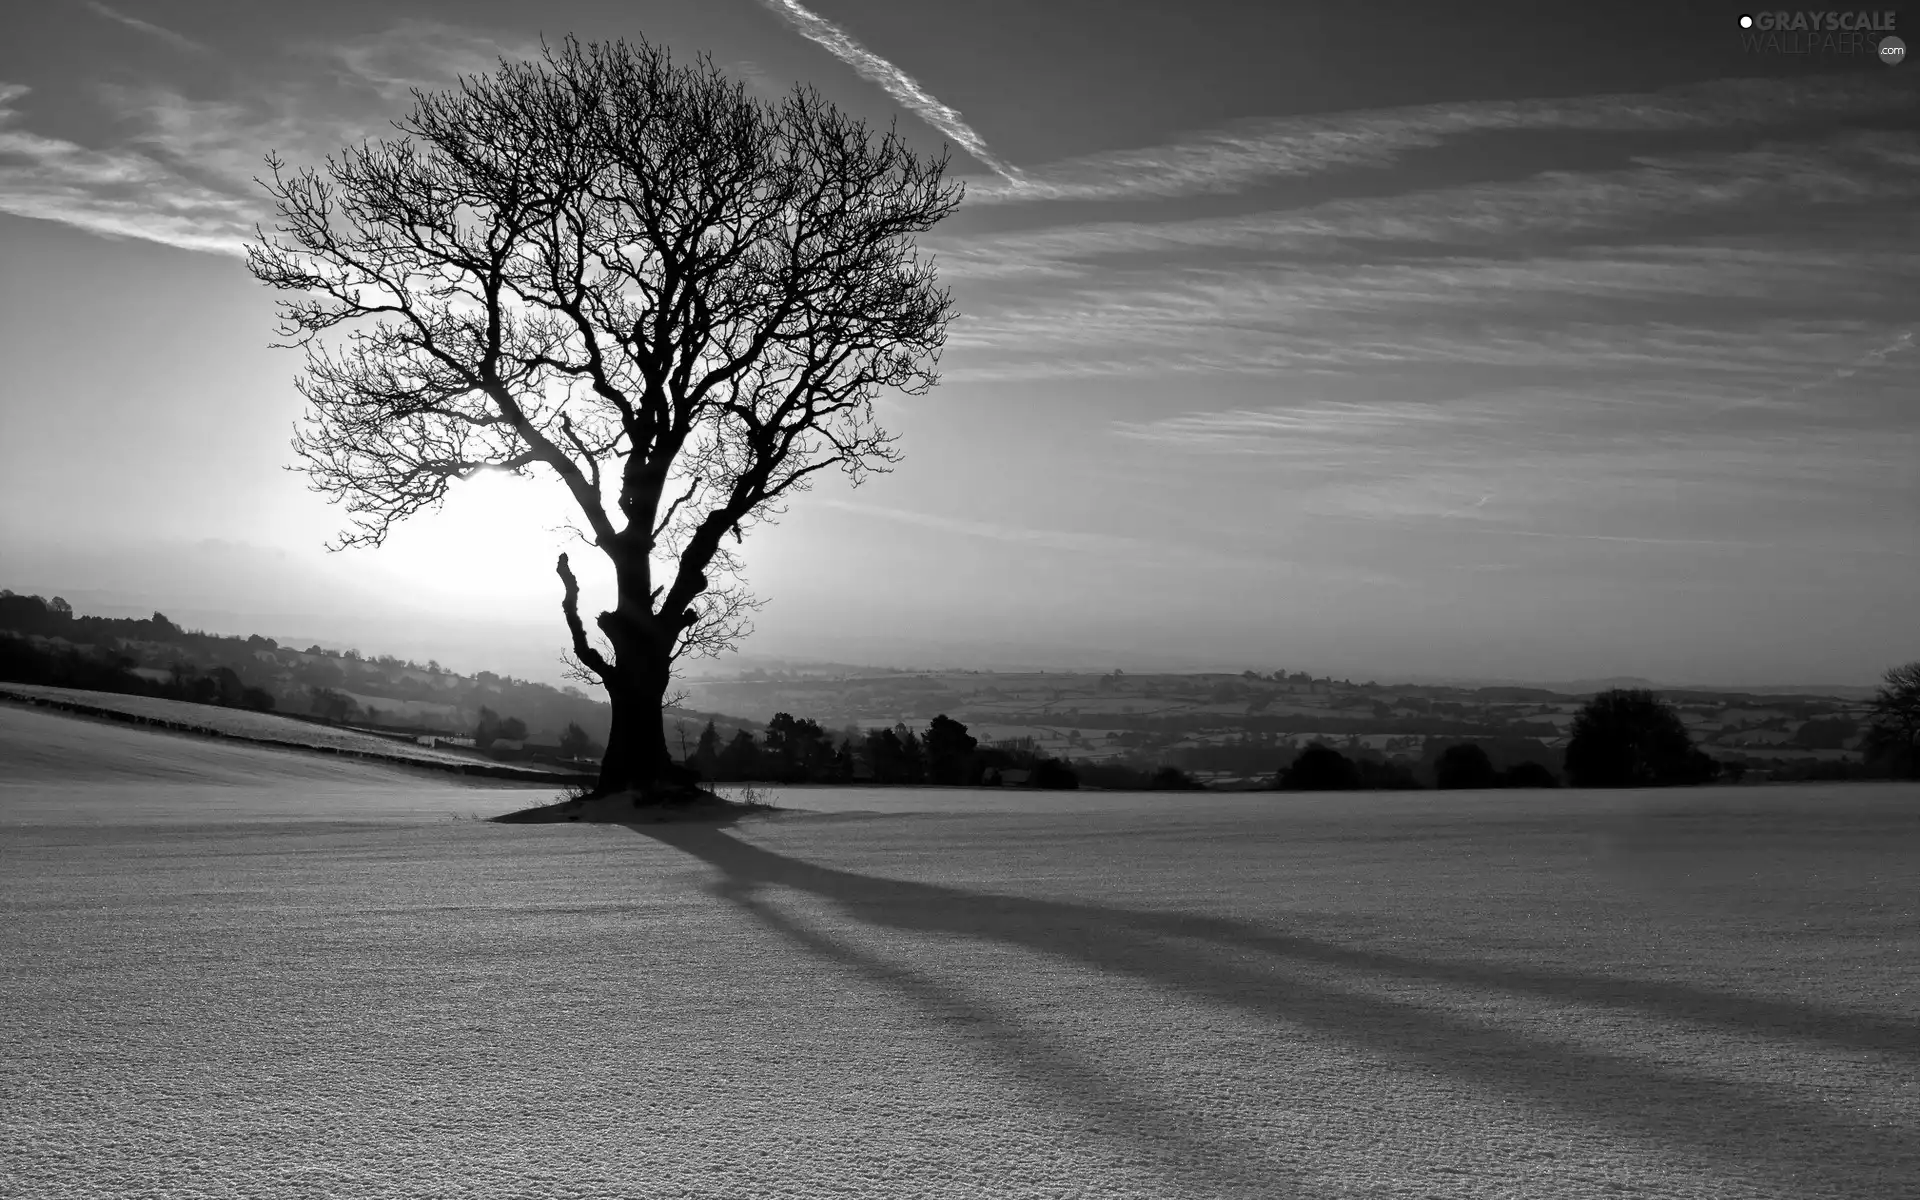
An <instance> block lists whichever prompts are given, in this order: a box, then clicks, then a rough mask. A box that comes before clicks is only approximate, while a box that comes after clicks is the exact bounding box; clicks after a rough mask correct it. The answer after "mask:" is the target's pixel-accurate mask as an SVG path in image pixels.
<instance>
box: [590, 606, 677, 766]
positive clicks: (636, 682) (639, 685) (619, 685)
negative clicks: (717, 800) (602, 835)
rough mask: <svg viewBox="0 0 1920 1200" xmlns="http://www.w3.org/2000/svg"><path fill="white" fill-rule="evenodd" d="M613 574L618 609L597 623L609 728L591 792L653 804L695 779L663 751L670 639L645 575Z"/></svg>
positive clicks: (668, 752) (670, 650) (664, 747)
mask: <svg viewBox="0 0 1920 1200" xmlns="http://www.w3.org/2000/svg"><path fill="white" fill-rule="evenodd" d="M618 574H619V577H620V600H619V605H618V606H617V607H616V608H615V609H614V610H613V611H612V612H605V613H601V614H600V618H599V622H598V623H599V625H600V628H601V630H602V632H604V633H605V634H606V635H607V640H608V641H609V642H611V643H612V644H613V652H614V653H613V663H612V667H613V678H611V679H608V680H606V681H605V682H606V685H607V697H608V699H609V700H610V701H611V702H612V706H613V726H612V729H611V730H610V731H609V732H608V735H607V753H606V757H605V758H603V759H602V760H601V762H600V779H599V782H598V783H597V784H596V785H595V787H594V792H595V793H596V794H598V795H607V794H610V793H613V792H625V791H631V792H635V793H638V794H640V795H641V796H642V797H643V798H645V799H647V800H650V801H655V802H658V801H661V800H665V799H667V798H669V797H670V796H671V795H674V794H680V793H685V792H686V791H687V789H688V788H690V787H691V786H692V785H693V784H694V783H696V782H698V779H699V776H698V774H697V773H695V772H693V771H692V770H690V769H689V768H687V767H684V766H682V765H680V764H678V763H676V762H674V761H673V755H672V752H671V751H670V750H669V749H668V748H667V731H666V726H665V721H664V713H665V709H666V703H665V702H666V694H667V685H668V684H669V683H670V682H671V681H672V678H673V670H672V668H673V662H672V657H671V655H672V646H673V639H672V635H671V634H669V633H667V632H666V631H665V628H664V626H663V623H662V622H661V621H660V620H659V619H658V618H657V617H655V616H654V614H653V613H652V611H651V605H650V604H649V603H648V599H649V598H648V595H647V591H646V582H647V580H646V576H645V575H644V574H639V573H637V572H629V571H626V570H619V571H618Z"/></svg>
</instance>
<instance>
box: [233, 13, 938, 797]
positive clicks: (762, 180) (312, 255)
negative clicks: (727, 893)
mask: <svg viewBox="0 0 1920 1200" xmlns="http://www.w3.org/2000/svg"><path fill="white" fill-rule="evenodd" d="M395 128H396V129H397V130H399V132H400V135H401V136H399V137H398V138H395V139H390V140H379V141H372V142H367V143H363V144H361V145H359V146H354V147H349V148H347V149H346V150H344V151H343V152H342V153H340V154H339V155H337V156H335V157H332V158H329V159H328V160H327V162H326V164H325V167H324V169H323V170H315V169H305V170H299V171H293V170H290V169H289V168H287V166H286V165H285V164H284V163H283V162H282V161H281V160H279V159H278V158H271V157H270V158H269V160H268V163H269V166H270V168H271V178H270V179H269V180H264V181H262V184H263V186H264V187H265V188H266V189H267V191H268V192H269V193H270V195H271V196H272V198H273V200H274V202H275V206H276V208H277V210H278V219H277V222H276V224H275V227H274V230H273V232H272V233H271V234H269V233H267V232H264V231H262V232H261V233H260V235H259V241H258V244H256V245H254V246H253V247H251V248H250V249H249V252H248V267H249V268H250V269H251V270H252V272H253V274H254V275H255V276H256V277H257V278H258V279H260V280H261V281H262V282H263V283H266V284H268V285H269V286H271V287H274V288H278V289H282V290H284V291H287V292H290V293H293V294H294V295H293V296H292V297H291V298H285V299H282V300H281V302H280V305H279V311H280V316H281V325H282V328H281V334H282V336H283V338H284V339H285V342H284V344H287V345H292V346H298V347H301V348H304V350H305V352H306V370H305V373H304V375H303V376H302V377H301V379H300V381H299V389H300V393H301V395H302V396H303V397H304V398H305V399H306V401H307V403H308V406H309V410H308V413H307V415H306V418H305V420H304V422H303V423H302V425H301V426H300V428H299V430H298V432H297V434H296V437H295V441H294V446H295V449H296V450H297V452H298V453H299V455H300V457H301V459H302V460H303V465H304V469H305V470H306V471H307V472H308V473H309V475H310V477H311V480H312V484H313V487H314V488H315V490H317V491H319V492H321V493H323V494H326V495H327V496H329V497H330V498H331V499H332V500H333V501H334V502H336V503H339V502H344V504H345V506H346V509H347V511H348V513H350V514H351V524H350V528H348V529H347V530H346V531H345V532H344V533H343V534H342V535H341V537H340V539H339V542H340V544H341V545H367V546H377V545H379V544H381V542H382V541H383V540H384V539H385V537H386V535H387V533H388V531H389V530H390V529H391V528H392V526H393V524H394V523H395V522H396V521H399V520H402V519H404V518H406V517H408V516H411V515H412V514H414V513H416V512H419V511H420V510H421V509H423V508H429V507H433V506H437V505H438V504H439V503H440V502H441V501H442V500H443V499H444V498H445V496H446V494H447V490H448V487H449V485H450V484H451V483H452V482H453V481H455V480H460V479H466V478H470V477H471V476H473V475H474V474H475V473H476V472H479V471H482V470H488V469H498V470H505V471H510V472H513V473H515V474H527V473H529V472H540V473H546V474H550V475H551V476H552V477H553V478H555V479H556V480H557V481H558V483H559V484H560V485H561V486H563V487H564V488H565V489H566V490H567V492H568V493H569V494H570V495H571V497H572V499H573V502H574V504H575V505H576V506H577V507H578V509H579V512H580V515H581V518H582V520H583V521H584V528H583V529H580V530H578V532H579V533H580V535H581V536H582V537H583V538H584V539H585V540H586V541H588V542H589V543H591V544H592V545H594V546H596V547H598V548H599V550H600V551H601V552H602V553H604V554H605V555H606V556H607V558H608V559H609V560H610V562H611V564H612V567H613V571H614V576H615V579H616V582H617V595H616V596H615V598H614V604H613V606H612V607H611V608H609V609H607V610H606V611H603V612H601V613H599V614H598V616H597V617H596V618H595V624H596V625H597V626H598V628H599V630H600V632H601V633H602V634H603V635H604V642H600V641H598V640H597V639H594V638H591V637H590V636H589V634H588V631H587V627H586V625H585V623H584V622H583V621H582V619H581V616H580V609H579V585H578V583H577V582H576V579H575V576H574V574H573V571H572V570H571V568H570V566H569V563H568V559H567V555H565V554H561V555H560V557H559V563H558V566H557V570H558V573H559V577H560V582H561V589H562V598H561V608H562V612H563V614H564V616H565V618H566V623H567V628H568V630H569V633H570V642H571V653H572V656H573V659H574V660H575V661H576V662H577V663H578V664H579V665H580V666H582V667H584V668H585V670H586V671H587V672H588V673H589V675H590V676H591V677H592V678H594V679H597V680H598V681H599V682H600V683H602V684H604V685H605V687H606V689H607V693H608V696H609V698H610V699H611V701H612V706H613V726H612V735H611V736H610V737H609V739H608V746H607V752H606V757H605V759H604V760H603V762H602V765H601V772H600V779H599V784H598V787H597V791H598V792H599V793H601V794H605V793H608V792H614V791H621V790H629V789H632V790H637V791H640V792H643V793H646V794H647V795H649V796H661V795H664V794H665V793H666V791H668V790H670V789H671V788H672V787H674V786H681V785H684V784H685V783H687V782H688V779H687V775H686V773H685V772H684V770H683V769H682V768H679V767H677V766H676V765H675V764H674V763H673V761H672V758H671V756H670V754H669V753H668V748H667V742H666V735H665V731H664V729H663V727H662V699H663V697H664V695H665V692H666V689H667V686H668V683H669V681H670V679H671V677H672V673H673V670H674V665H675V663H676V662H678V661H679V660H680V659H681V658H682V657H683V656H686V655H689V654H691V655H703V654H713V653H716V652H718V651H719V650H721V649H723V648H725V647H727V646H729V645H732V644H733V643H734V642H736V641H737V640H738V639H739V638H740V637H741V636H742V635H743V634H744V633H745V632H746V630H747V620H748V617H749V616H750V614H751V612H752V610H753V609H754V608H755V607H756V606H757V604H758V601H756V600H755V599H754V598H753V597H752V596H750V595H749V594H748V593H747V591H746V590H745V589H744V586H743V585H742V582H741V577H740V568H741V563H740V560H739V559H738V558H737V557H736V550H735V547H737V546H738V545H739V544H740V543H741V542H742V541H743V540H744V536H745V534H746V533H747V532H748V531H749V530H751V529H752V528H753V527H754V526H755V525H756V524H759V523H762V522H765V521H768V520H770V519H772V518H774V517H777V516H778V515H779V514H780V513H782V512H784V511H785V509H784V504H785V502H786V501H787V500H788V499H789V498H790V497H791V496H792V495H793V494H794V493H796V492H800V491H804V490H805V489H806V488H807V487H808V486H809V485H810V483H811V482H812V481H813V480H814V478H815V477H816V476H817V475H819V474H820V473H821V472H823V471H827V470H830V469H838V470H841V471H843V472H844V473H845V474H846V475H847V476H848V477H849V478H850V479H851V480H852V481H853V482H854V483H855V484H858V483H859V482H860V481H861V480H862V479H863V478H864V477H865V476H866V475H867V474H868V473H869V472H878V471H885V470H887V469H888V468H889V467H890V466H891V465H892V464H894V463H895V462H897V461H898V452H897V451H896V449H895V448H894V446H893V440H894V439H893V437H892V435H890V434H888V433H887V432H886V431H884V430H883V429H881V428H880V427H879V425H878V424H877V423H876V422H875V419H874V413H873V400H874V398H875V397H876V396H877V395H878V394H879V393H880V392H881V391H882V390H883V389H888V388H894V389H900V390H901V391H904V392H906V393H909V394H920V393H923V392H925V391H926V390H927V389H929V388H931V387H932V386H933V385H934V384H935V383H936V382H937V376H936V374H935V367H936V365H937V363H938V358H939V351H940V348H941V346H942V345H943V344H944V342H945V338H946V325H947V321H948V320H949V318H950V317H951V315H952V306H951V301H950V298H949V296H948V294H947V293H946V292H945V291H944V290H942V289H940V288H939V287H938V285H937V283H936V280H935V277H934V272H933V268H932V265H931V264H930V263H929V262H926V261H924V260H923V259H921V258H920V256H919V255H918V253H917V252H916V249H915V246H914V242H913V235H915V234H917V233H922V232H925V231H926V230H928V229H930V228H931V227H932V226H933V225H934V224H935V223H936V222H938V221H939V220H941V219H942V218H943V217H945V216H947V215H948V214H949V213H951V212H952V211H953V209H954V208H955V207H956V206H957V205H958V203H959V198H960V197H959V188H958V186H957V185H956V184H953V183H950V182H946V181H944V180H943V176H944V174H945V171H946V167H947V160H946V158H945V156H944V155H942V156H940V157H938V158H922V157H920V156H917V155H916V154H915V153H914V152H913V151H912V150H911V149H910V148H909V147H908V146H906V145H905V144H904V142H902V141H901V140H900V138H899V137H898V136H897V134H896V133H894V132H893V131H888V132H886V133H884V134H878V133H875V132H873V131H870V130H869V129H868V128H867V127H866V126H865V125H864V124H862V123H860V122H858V121H855V120H853V119H851V118H849V117H847V116H845V115H844V114H842V113H841V112H839V111H838V110H837V109H835V108H834V107H833V106H832V105H830V104H828V103H826V102H825V101H824V100H822V99H821V98H820V97H819V96H818V95H817V94H816V93H815V92H813V91H812V90H811V89H808V88H805V87H799V88H796V89H794V91H793V92H791V93H790V94H789V95H787V96H786V97H785V98H784V99H782V100H780V101H777V102H766V101H762V100H758V99H755V98H752V97H750V96H749V95H748V94H747V93H746V91H745V89H744V88H743V87H742V85H740V84H739V83H736V82H734V81H731V80H729V79H728V78H727V77H726V76H724V75H723V74H722V73H720V72H719V71H718V70H717V69H716V68H715V67H714V66H713V64H712V63H711V62H709V61H707V60H705V59H701V60H698V61H697V62H695V63H694V64H692V65H684V64H676V63H674V62H673V61H672V60H671V58H670V56H669V55H668V54H667V52H666V51H665V50H664V49H661V48H658V47H655V46H652V45H649V44H648V43H646V42H645V41H640V42H637V43H626V42H615V43H611V44H586V45H583V44H581V43H579V42H577V41H575V40H573V39H571V38H569V39H567V40H566V41H565V42H563V43H562V44H561V45H560V46H558V47H549V48H546V49H545V51H544V53H543V56H542V58H541V59H540V60H539V61H535V62H529V63H509V62H505V61H503V62H502V63H501V66H500V69H499V70H498V71H497V72H495V73H494V74H492V75H491V76H481V77H471V78H466V79H463V80H461V81H460V84H459V86H458V88H457V89H455V90H451V91H448V92H442V93H425V92H416V93H415V94H414V108H413V111H412V112H411V114H410V115H408V116H407V117H406V118H404V119H403V120H401V121H398V122H396V123H395ZM729 537H731V538H732V540H733V543H734V545H733V546H729V545H727V544H726V540H725V539H727V538H729Z"/></svg>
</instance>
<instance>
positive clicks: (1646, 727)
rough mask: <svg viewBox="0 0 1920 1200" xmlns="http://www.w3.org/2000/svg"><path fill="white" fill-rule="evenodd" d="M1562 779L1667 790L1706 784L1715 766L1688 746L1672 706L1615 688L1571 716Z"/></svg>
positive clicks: (1576, 784) (1644, 693) (1647, 694)
mask: <svg viewBox="0 0 1920 1200" xmlns="http://www.w3.org/2000/svg"><path fill="white" fill-rule="evenodd" d="M1570 733H1571V737H1570V738H1569V739H1568V742H1567V779H1568V782H1570V783H1571V784H1572V785H1573V786H1574V787H1606V788H1614V787H1670V786H1674V785H1683V784H1696V783H1707V782H1710V781H1711V780H1712V779H1713V778H1714V776H1715V775H1717V774H1718V773H1719V764H1718V763H1716V762H1714V761H1713V759H1711V758H1709V757H1707V755H1706V754H1705V753H1704V752H1703V751H1701V750H1700V749H1699V748H1697V747H1696V746H1695V745H1694V744H1693V736H1692V735H1691V734H1689V733H1688V732H1687V727H1686V724H1685V723H1684V722H1683V721H1681V719H1680V714H1679V713H1678V712H1677V711H1675V709H1674V708H1673V706H1672V705H1670V704H1668V703H1667V702H1666V701H1664V700H1662V699H1661V698H1660V697H1659V696H1657V695H1655V694H1654V693H1653V692H1651V691H1647V690H1645V689H1643V688H1615V689H1613V690H1611V691H1605V692H1601V693H1600V694H1599V695H1597V696H1595V697H1594V698H1593V699H1591V700H1589V701H1588V702H1587V704H1586V706H1585V707H1584V708H1582V709H1581V710H1580V711H1579V713H1578V714H1576V715H1575V716H1574V718H1573V726H1572V728H1571V730H1570Z"/></svg>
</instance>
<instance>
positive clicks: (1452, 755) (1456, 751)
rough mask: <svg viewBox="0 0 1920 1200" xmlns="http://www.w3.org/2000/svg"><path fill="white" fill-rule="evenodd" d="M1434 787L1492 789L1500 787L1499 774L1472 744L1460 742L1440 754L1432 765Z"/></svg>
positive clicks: (1483, 753)
mask: <svg viewBox="0 0 1920 1200" xmlns="http://www.w3.org/2000/svg"><path fill="white" fill-rule="evenodd" d="M1434 786H1436V787H1441V788H1494V787H1499V786H1500V773H1499V772H1498V771H1496V770H1494V769H1493V760H1492V759H1491V758H1488V757H1487V752H1486V751H1485V750H1483V749H1481V748H1480V747H1479V746H1478V745H1476V744H1474V743H1473V742H1460V743H1459V744H1457V745H1453V746H1448V747H1447V748H1446V749H1445V750H1443V751H1441V752H1440V760H1439V762H1437V763H1436V764H1434Z"/></svg>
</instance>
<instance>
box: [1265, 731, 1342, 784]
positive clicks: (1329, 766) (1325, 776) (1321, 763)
mask: <svg viewBox="0 0 1920 1200" xmlns="http://www.w3.org/2000/svg"><path fill="white" fill-rule="evenodd" d="M1274 786H1275V787H1276V788H1278V789H1279V790H1280V791H1283V792H1351V791H1356V790H1358V789H1359V787H1360V768H1359V767H1357V766H1355V765H1354V763H1353V760H1352V759H1350V758H1348V757H1347V756H1346V755H1344V754H1342V753H1340V752H1339V751H1338V750H1335V749H1334V748H1333V747H1331V746H1328V745H1326V744H1325V743H1323V742H1314V743H1313V744H1312V745H1310V746H1308V747H1307V748H1306V749H1305V750H1302V751H1301V752H1300V753H1299V755H1298V756H1297V757H1295V758H1294V760H1293V762H1292V763H1291V764H1289V765H1288V766H1287V767H1285V768H1284V769H1283V770H1281V772H1280V777H1279V778H1278V779H1276V780H1275V781H1274Z"/></svg>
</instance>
